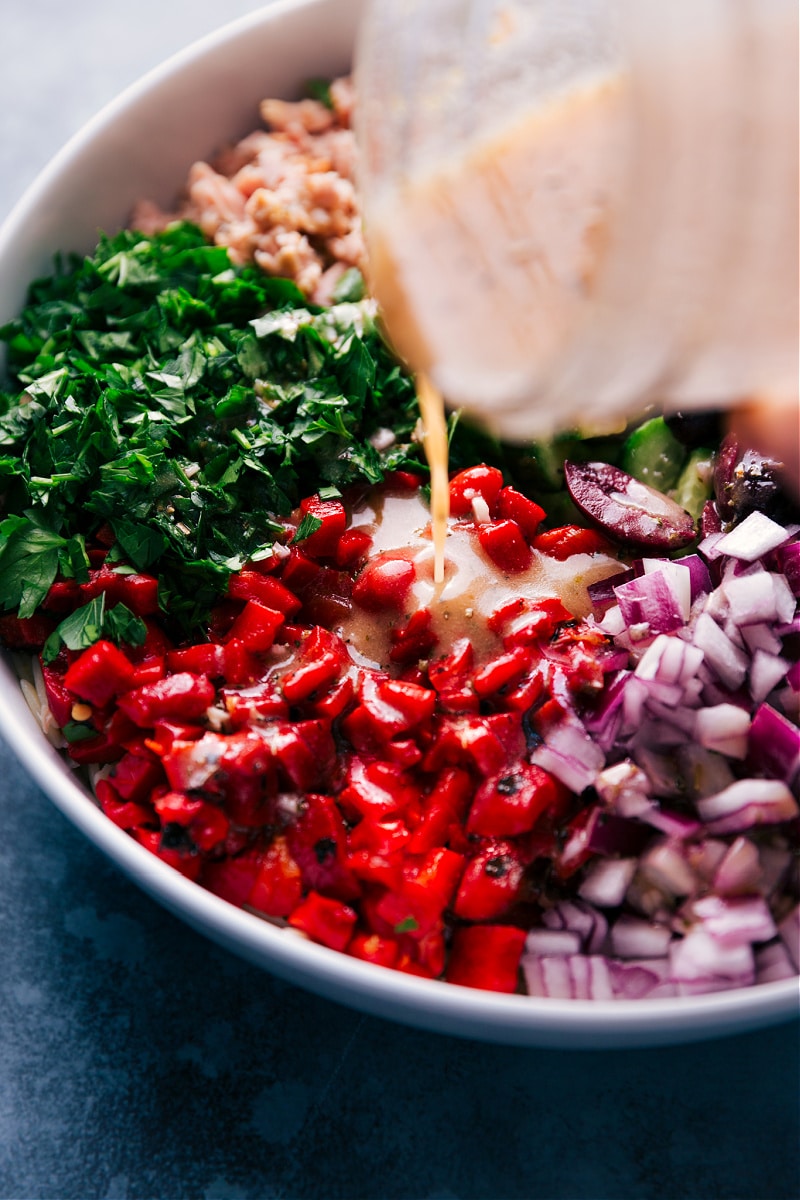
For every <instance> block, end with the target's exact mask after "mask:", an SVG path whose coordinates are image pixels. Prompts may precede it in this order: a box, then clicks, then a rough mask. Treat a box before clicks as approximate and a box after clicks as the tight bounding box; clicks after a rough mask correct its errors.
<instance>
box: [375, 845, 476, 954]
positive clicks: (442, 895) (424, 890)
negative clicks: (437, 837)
mask: <svg viewBox="0 0 800 1200" xmlns="http://www.w3.org/2000/svg"><path fill="white" fill-rule="evenodd" d="M463 866H464V857H463V855H461V854H456V853H455V851H453V850H447V849H444V848H440V849H435V850H429V851H428V852H427V853H426V854H421V855H409V856H408V857H407V858H406V861H405V863H404V865H403V878H402V881H401V883H400V885H399V886H398V887H397V888H396V889H394V890H392V891H387V892H386V893H385V895H383V896H382V897H381V898H380V899H379V900H378V901H377V903H376V905H375V912H376V914H377V915H378V916H379V917H380V918H381V919H382V920H383V921H385V922H386V923H387V925H389V926H391V928H392V930H393V931H394V933H396V934H399V933H407V934H408V936H409V937H410V938H413V939H414V940H417V939H419V938H422V937H423V936H424V935H425V934H426V933H429V932H430V931H431V930H432V929H433V928H434V927H435V926H436V925H437V924H438V922H439V921H440V920H441V917H442V913H443V912H444V910H445V909H446V908H447V907H448V906H449V905H450V903H451V901H452V899H453V897H454V895H455V891H456V888H457V887H458V884H459V880H460V878H461V873H462V870H463ZM378 932H380V931H378Z"/></svg>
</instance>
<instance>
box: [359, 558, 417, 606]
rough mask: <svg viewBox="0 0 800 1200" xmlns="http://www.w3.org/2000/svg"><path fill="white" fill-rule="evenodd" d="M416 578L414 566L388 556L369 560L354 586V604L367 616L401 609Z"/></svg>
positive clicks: (402, 559) (411, 563)
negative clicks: (370, 613) (365, 612)
mask: <svg viewBox="0 0 800 1200" xmlns="http://www.w3.org/2000/svg"><path fill="white" fill-rule="evenodd" d="M415 577H416V568H415V566H414V564H413V562H410V561H409V559H407V558H402V557H401V556H400V555H398V554H394V553H387V554H381V555H378V557H377V558H373V559H371V560H370V561H369V562H368V563H367V565H366V566H365V567H364V570H363V571H362V572H361V574H360V575H359V577H358V579H357V580H356V582H355V584H354V585H353V603H354V604H357V605H358V606H359V608H363V609H365V610H366V611H367V612H375V613H377V612H387V611H392V610H396V609H400V608H402V607H403V605H404V603H405V600H406V597H407V596H408V593H409V592H410V590H411V585H412V583H413V582H414V579H415Z"/></svg>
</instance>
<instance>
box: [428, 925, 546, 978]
mask: <svg viewBox="0 0 800 1200" xmlns="http://www.w3.org/2000/svg"><path fill="white" fill-rule="evenodd" d="M526 936H527V935H526V933H525V930H524V929H517V928H516V927H515V926H513V925H467V926H465V927H464V928H462V929H457V930H456V932H455V934H454V936H453V944H452V948H451V951H450V961H449V962H448V964H447V971H446V973H445V974H446V978H447V980H448V982H449V983H458V984H461V986H462V987H473V988H485V989H486V990H488V991H492V992H515V991H516V990H517V982H518V977H519V960H520V958H521V957H522V951H523V948H524V946H525V938H526Z"/></svg>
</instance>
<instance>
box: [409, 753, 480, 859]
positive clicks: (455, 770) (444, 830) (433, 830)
mask: <svg viewBox="0 0 800 1200" xmlns="http://www.w3.org/2000/svg"><path fill="white" fill-rule="evenodd" d="M473 790H474V784H473V782H472V776H471V775H469V773H468V772H467V771H463V770H461V769H460V768H459V767H446V768H445V770H443V771H442V773H441V775H440V776H439V778H438V779H437V780H436V783H435V784H434V786H433V787H432V788H431V791H430V792H429V793H428V795H427V796H426V798H425V800H424V802H423V812H422V815H421V817H420V819H419V822H418V823H417V826H416V828H415V829H414V831H413V833H412V834H411V837H410V839H409V843H408V851H409V853H410V854H424V853H425V852H426V851H427V850H432V849H433V848H434V846H443V845H444V844H445V842H446V841H447V840H448V832H449V830H450V827H451V825H453V824H455V823H456V822H460V821H463V819H464V816H465V814H466V811H467V809H468V807H469V802H470V800H471V798H472V793H473ZM451 848H453V847H451Z"/></svg>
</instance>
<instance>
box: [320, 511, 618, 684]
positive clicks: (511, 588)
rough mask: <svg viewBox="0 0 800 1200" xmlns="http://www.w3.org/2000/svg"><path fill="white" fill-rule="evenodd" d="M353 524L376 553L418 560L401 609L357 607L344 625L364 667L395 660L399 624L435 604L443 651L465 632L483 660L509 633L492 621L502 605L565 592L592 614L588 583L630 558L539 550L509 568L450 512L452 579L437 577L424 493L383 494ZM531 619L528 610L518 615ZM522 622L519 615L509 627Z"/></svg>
mask: <svg viewBox="0 0 800 1200" xmlns="http://www.w3.org/2000/svg"><path fill="white" fill-rule="evenodd" d="M351 526H352V527H353V528H359V529H364V530H365V531H366V532H368V533H370V534H371V535H372V538H373V543H372V548H371V550H370V558H372V557H374V556H375V555H378V554H384V553H387V552H391V553H392V554H393V556H395V557H398V558H406V559H409V560H410V561H411V562H413V563H414V566H415V568H416V578H415V580H414V583H413V584H412V587H411V591H410V594H409V595H408V597H407V599H406V602H405V604H404V605H403V609H402V612H401V613H398V612H396V611H394V612H393V611H388V612H385V613H372V612H363V611H362V610H360V609H358V608H357V607H355V606H354V607H353V609H352V610H351V613H350V615H349V617H348V618H347V620H346V621H345V622H344V623H343V625H342V627H341V630H340V632H341V635H342V637H343V638H344V640H345V642H347V644H348V645H349V647H350V651H351V654H352V655H353V657H354V658H355V660H356V661H357V662H360V663H361V665H364V666H367V665H369V666H381V667H386V666H388V665H389V661H390V660H389V650H390V649H391V631H392V628H393V627H395V626H397V625H402V624H404V623H405V621H406V620H407V619H408V617H410V616H411V614H412V613H414V612H416V611H417V610H419V609H422V608H427V609H429V610H430V613H431V616H432V629H433V632H434V633H435V634H436V636H437V637H438V639H439V650H438V653H440V654H441V653H446V651H447V649H448V648H449V647H451V646H452V645H453V644H454V643H455V642H456V641H457V640H458V639H459V638H464V637H465V638H468V639H469V641H470V642H471V643H472V647H473V651H474V654H475V661H476V663H482V662H485V661H486V660H487V659H489V658H490V657H491V656H492V655H493V654H496V653H497V651H498V649H499V648H500V646H501V639H500V638H499V637H498V636H497V635H496V634H494V633H493V632H492V631H491V630H490V629H489V628H488V626H487V624H486V621H487V618H488V617H490V616H491V614H492V613H493V612H495V610H496V609H498V608H500V606H501V605H503V604H505V603H507V602H508V601H509V600H514V599H516V598H518V597H520V596H522V597H525V598H527V599H530V600H533V601H535V600H541V599H543V598H545V597H557V598H558V599H560V600H561V602H562V604H564V606H565V607H566V608H567V609H568V610H569V611H570V612H571V613H572V615H573V616H575V617H583V616H586V615H587V614H588V613H589V612H591V609H592V606H591V602H590V600H589V596H588V593H587V590H586V589H587V587H588V585H589V584H590V583H594V582H595V581H596V580H599V579H605V578H607V577H608V576H609V575H613V574H615V573H616V572H617V571H620V570H622V564H621V563H619V562H618V561H617V560H616V559H615V558H612V557H611V556H610V555H605V554H573V555H572V556H571V557H570V558H568V559H567V560H565V561H564V562H560V561H559V560H557V559H555V558H551V557H550V556H548V555H546V554H540V553H538V552H537V551H534V552H533V561H532V563H531V566H530V567H529V568H528V569H527V570H526V571H521V572H519V573H517V574H513V575H505V574H504V573H503V572H502V571H501V570H500V569H499V568H498V567H497V566H496V565H495V564H494V563H493V562H492V560H491V559H490V558H489V557H488V555H486V554H485V553H484V551H483V549H482V547H481V545H480V542H479V541H478V539H477V537H476V536H475V531H474V527H471V526H470V524H469V523H466V522H459V521H455V520H448V519H447V518H445V534H446V542H445V546H446V550H445V560H444V579H443V580H442V581H441V582H437V581H436V580H435V578H434V544H433V538H432V532H431V510H430V509H429V508H428V505H427V504H426V503H425V501H424V499H423V498H422V497H421V496H420V495H419V493H416V492H415V493H409V492H401V493H392V492H388V493H385V494H383V495H381V494H380V493H377V494H376V495H373V496H370V498H369V499H368V501H367V502H366V503H365V504H364V505H363V506H362V507H360V508H356V509H355V511H354V512H353V513H352V516H351ZM517 622H518V623H520V624H522V623H524V622H525V614H523V615H522V616H520V617H519V618H517ZM514 627H515V622H514V621H512V622H510V623H509V624H508V626H506V628H505V630H504V632H505V633H508V632H511V630H513V629H514Z"/></svg>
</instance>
